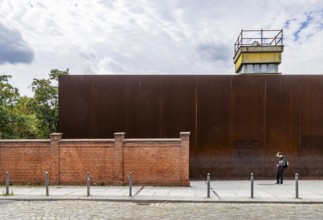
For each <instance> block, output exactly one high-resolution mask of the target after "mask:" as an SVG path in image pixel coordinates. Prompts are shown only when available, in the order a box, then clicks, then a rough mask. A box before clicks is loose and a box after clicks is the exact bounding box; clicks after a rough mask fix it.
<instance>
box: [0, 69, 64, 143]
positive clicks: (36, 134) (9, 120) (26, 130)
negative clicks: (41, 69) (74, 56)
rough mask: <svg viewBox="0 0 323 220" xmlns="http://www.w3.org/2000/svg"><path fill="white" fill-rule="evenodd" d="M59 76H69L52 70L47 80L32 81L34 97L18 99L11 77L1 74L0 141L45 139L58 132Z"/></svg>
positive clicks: (18, 95)
mask: <svg viewBox="0 0 323 220" xmlns="http://www.w3.org/2000/svg"><path fill="white" fill-rule="evenodd" d="M61 75H69V69H66V70H65V71H60V70H58V69H53V70H51V71H50V74H49V75H48V78H47V79H33V81H32V84H31V89H32V91H33V92H34V96H33V97H26V96H22V97H21V96H20V94H19V91H18V89H17V88H15V87H13V86H12V85H11V84H10V83H9V79H10V78H11V76H9V75H0V139H13V138H48V136H49V134H50V133H52V132H56V131H57V126H58V78H59V76H61Z"/></svg>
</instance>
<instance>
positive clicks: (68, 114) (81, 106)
mask: <svg viewBox="0 0 323 220" xmlns="http://www.w3.org/2000/svg"><path fill="white" fill-rule="evenodd" d="M59 82H60V85H62V86H60V87H59V94H60V98H59V106H60V108H59V118H60V120H59V127H60V131H63V132H64V133H63V138H113V137H114V136H113V133H115V132H117V131H125V128H127V123H128V109H129V107H130V106H129V100H130V97H129V94H130V93H129V91H128V90H129V87H128V80H127V79H126V78H120V77H117V76H110V77H109V79H108V80H102V79H101V78H100V77H97V76H77V77H75V76H66V77H61V78H60V81H59Z"/></svg>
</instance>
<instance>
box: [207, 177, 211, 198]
mask: <svg viewBox="0 0 323 220" xmlns="http://www.w3.org/2000/svg"><path fill="white" fill-rule="evenodd" d="M206 180H207V197H208V198H210V188H211V187H210V173H207V179H206Z"/></svg>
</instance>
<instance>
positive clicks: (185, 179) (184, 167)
mask: <svg viewBox="0 0 323 220" xmlns="http://www.w3.org/2000/svg"><path fill="white" fill-rule="evenodd" d="M180 138H181V150H180V152H181V156H180V157H181V160H180V161H181V164H180V169H181V170H180V181H181V184H182V185H184V186H189V185H190V180H189V167H190V132H180Z"/></svg>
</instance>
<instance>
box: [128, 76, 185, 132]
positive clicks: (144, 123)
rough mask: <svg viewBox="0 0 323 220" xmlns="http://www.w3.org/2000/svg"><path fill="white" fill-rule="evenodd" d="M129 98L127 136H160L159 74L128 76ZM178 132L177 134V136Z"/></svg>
mask: <svg viewBox="0 0 323 220" xmlns="http://www.w3.org/2000/svg"><path fill="white" fill-rule="evenodd" d="M127 79H128V80H129V82H130V83H129V89H130V100H129V105H130V106H131V107H130V108H128V112H129V120H128V122H129V123H128V129H127V130H125V131H126V132H127V134H126V136H127V137H129V136H130V137H136V138H151V137H161V136H162V127H161V126H158V125H160V124H161V123H162V116H163V111H162V81H161V76H129V77H127ZM178 135H179V134H177V137H178Z"/></svg>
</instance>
